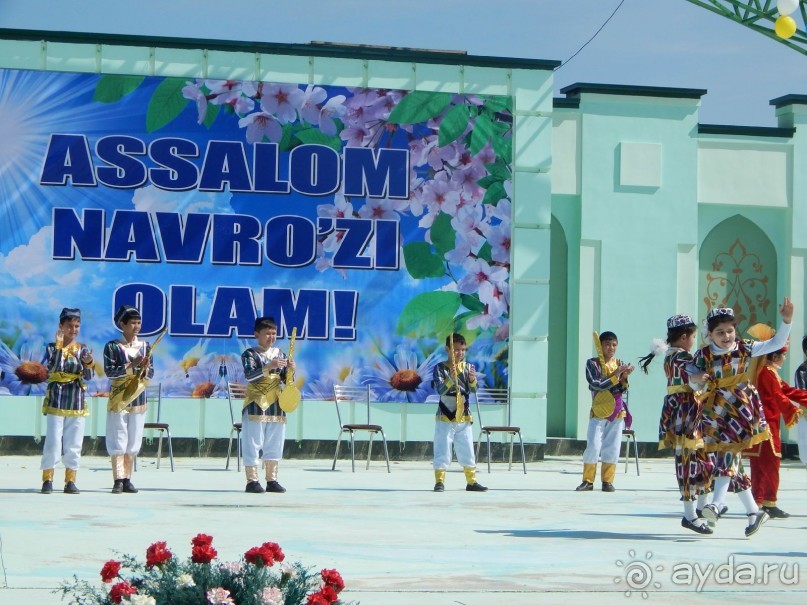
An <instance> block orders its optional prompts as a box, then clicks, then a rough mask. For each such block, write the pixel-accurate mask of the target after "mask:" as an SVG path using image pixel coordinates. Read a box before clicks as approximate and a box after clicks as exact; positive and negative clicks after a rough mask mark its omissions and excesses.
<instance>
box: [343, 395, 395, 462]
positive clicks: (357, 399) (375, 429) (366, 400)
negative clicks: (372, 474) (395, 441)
mask: <svg viewBox="0 0 807 605" xmlns="http://www.w3.org/2000/svg"><path fill="white" fill-rule="evenodd" d="M333 399H334V405H335V407H336V418H337V420H338V421H339V433H338V434H337V436H336V452H335V453H334V456H333V466H332V467H331V470H332V471H335V470H336V460H337V458H339V446H340V445H341V443H342V435H344V434H345V433H347V434H348V435H349V436H350V463H351V466H352V468H353V472H354V473H355V472H356V448H355V439H354V434H355V433H358V432H366V433H368V435H369V443H368V444H367V468H368V469H369V468H370V457H371V455H372V452H373V437H374V436H375V435H376V434H380V435H381V440H382V441H383V443H384V459H385V460H386V461H387V472H388V473H389V472H391V471H390V466H389V452H388V450H387V437H386V436H385V435H384V429H383V428H382V427H381V425H380V424H371V422H370V387H369V385H368V386H363V387H361V386H358V387H355V386H347V385H341V384H335V385H333ZM340 402H341V403H344V402H351V403H356V404H362V405H366V406H367V423H366V424H344V423H343V422H342V413H341V411H340V410H339V404H340Z"/></svg>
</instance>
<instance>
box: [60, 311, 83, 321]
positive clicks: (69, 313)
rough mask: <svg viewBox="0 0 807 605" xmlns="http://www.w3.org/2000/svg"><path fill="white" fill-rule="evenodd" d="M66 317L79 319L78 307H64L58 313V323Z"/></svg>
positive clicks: (66, 318)
mask: <svg viewBox="0 0 807 605" xmlns="http://www.w3.org/2000/svg"><path fill="white" fill-rule="evenodd" d="M68 319H81V311H80V310H79V309H68V308H67V307H65V308H64V309H62V312H61V313H59V323H62V322H64V321H66V320H68Z"/></svg>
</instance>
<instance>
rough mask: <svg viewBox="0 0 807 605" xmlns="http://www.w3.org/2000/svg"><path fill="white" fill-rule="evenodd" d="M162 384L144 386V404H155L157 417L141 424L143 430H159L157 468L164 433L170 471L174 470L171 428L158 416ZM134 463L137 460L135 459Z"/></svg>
mask: <svg viewBox="0 0 807 605" xmlns="http://www.w3.org/2000/svg"><path fill="white" fill-rule="evenodd" d="M162 399H163V398H162V384H161V383H159V382H158V383H157V384H150V385H148V386H147V387H146V404H147V405H148V406H149V407H152V406H155V405H156V406H157V419H156V421H155V422H146V423H145V424H144V425H143V429H144V430H152V431H158V432H159V439H158V441H157V468H160V459H161V458H162V453H163V433H165V436H166V439H167V440H168V459H169V460H170V461H171V472H172V473H173V472H174V448H173V447H172V446H171V429H170V428H169V426H168V423H167V422H161V420H160V417H161V414H162ZM135 463H137V460H136V459H135Z"/></svg>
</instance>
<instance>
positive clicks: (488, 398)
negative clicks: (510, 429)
mask: <svg viewBox="0 0 807 605" xmlns="http://www.w3.org/2000/svg"><path fill="white" fill-rule="evenodd" d="M473 397H474V399H475V401H476V417H477V419H478V420H479V425H480V426H485V423H484V422H482V409H481V408H482V406H485V405H499V406H501V405H503V406H505V412H506V414H507V425H508V426H509V425H510V390H509V389H489V388H480V389H477V391H476V393H475V394H474V396H473Z"/></svg>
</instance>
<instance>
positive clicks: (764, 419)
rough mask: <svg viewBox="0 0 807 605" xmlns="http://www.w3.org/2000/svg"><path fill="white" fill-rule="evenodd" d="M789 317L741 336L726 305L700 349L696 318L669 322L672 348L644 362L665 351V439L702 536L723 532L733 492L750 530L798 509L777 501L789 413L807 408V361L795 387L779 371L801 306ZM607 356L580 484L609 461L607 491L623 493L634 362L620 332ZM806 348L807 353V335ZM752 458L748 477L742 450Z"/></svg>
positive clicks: (595, 373) (596, 371) (595, 382)
mask: <svg viewBox="0 0 807 605" xmlns="http://www.w3.org/2000/svg"><path fill="white" fill-rule="evenodd" d="M779 312H780V315H781V318H782V323H781V325H780V326H779V329H778V330H776V331H775V332H774V331H773V330H772V329H770V328H768V327H767V326H762V325H759V324H758V325H757V326H754V327H753V328H752V330H751V332H752V336H754V337H755V338H757V340H744V339H740V338H738V335H737V333H736V328H737V322H736V319H735V317H734V311H733V310H732V309H730V308H724V307H717V308H714V309H712V310H711V311H709V313H708V315H707V317H706V337H707V338H706V339H707V341H708V344H706V345H705V346H704V347H702V348H701V349H699V350H697V351H696V352H695V354H694V355H692V354H691V353H690V351H691V350H692V348H693V346H694V345H695V342H696V339H697V332H698V328H697V326H696V324H695V322H694V321H693V320H692V318H691V317H689V316H687V315H674V316H673V317H670V318H669V319H668V320H667V338H666V343H664V346H662V347H654V351H653V352H651V353H650V354H649V355H647V356H645V357H643V358H642V359H641V360H640V365H641V366H642V369H643V370H644V371H645V372H647V367H648V366H649V364H650V363H651V362H652V360H653V358H654V357H655V356H656V355H661V354H663V355H664V373H665V374H666V377H667V395H666V396H665V398H664V403H663V407H662V411H661V419H660V423H659V440H660V446H662V447H668V448H672V449H673V450H674V454H675V475H676V479H677V481H678V487H679V490H680V492H681V501H682V502H683V503H684V515H683V518H682V519H681V526H682V527H684V528H686V529H689V530H692V531H694V532H697V533H699V534H711V533H713V531H714V530H713V529H712V528H713V527H715V526H716V524H717V521H718V520H719V519H720V517H721V516H722V515H723V514H725V512H726V511H727V510H728V507H727V506H726V503H725V501H726V496H727V494H728V492H729V490H731V491H732V492H734V493H735V494H737V496H738V498H739V500H740V502H741V504H742V505H743V508H744V509H745V512H746V516H747V524H746V527H745V535H746V536H752V535H754V534H755V533H756V532H757V531H759V529H760V527H761V526H762V524H763V523H765V522H766V521H767V520H768V519H770V518H787V517H789V515H788V514H787V513H786V512H784V511H783V510H781V509H780V508H779V507H778V506H777V503H776V499H777V492H778V488H779V467H780V460H781V455H782V454H781V452H782V444H781V437H780V427H779V424H780V420H784V421H785V424H786V425H787V426H788V427H790V426H793V425H794V424H795V423H796V422H797V421H798V419H799V417H800V416H801V413H802V410H801V408H800V407H798V406H796V405H794V404H793V403H792V402H796V403H798V404H801V405H804V406H807V390H803V389H805V388H807V362H805V363H803V364H802V365H801V366H800V368H799V370H798V371H797V373H796V377H797V386H798V387H800V388H793V387H790V386H789V385H788V384H787V383H786V382H785V381H783V380H782V378H781V377H780V376H779V374H778V371H779V370H780V369H781V367H782V364H783V362H784V359H785V355H786V353H787V350H788V348H787V343H788V336H789V335H790V324H791V320H792V318H793V304H792V303H791V302H790V300H788V299H787V298H785V299H784V302H783V303H782V304H781V305H780V307H779ZM598 340H599V344H600V348H599V349H598V353H599V355H598V357H597V358H593V359H590V360H588V362H587V364H586V378H587V380H588V383H589V389H590V391H591V393H592V408H591V414H590V421H589V430H588V442H587V447H586V451H585V452H584V454H583V463H584V466H583V482H582V483H581V484H580V485H579V486H578V487H577V488H576V489H577V490H578V491H590V490H592V489H593V487H594V486H593V483H594V478H595V474H596V468H597V461H598V459H601V460H602V471H601V476H602V489H603V491H606V492H613V491H614V486H613V478H614V473H615V468H616V462H617V460H618V458H619V449H620V445H621V441H622V430H623V426H624V425H625V424H627V426H630V413H629V412H628V410H627V405H626V402H625V401H624V394H625V392H626V391H627V388H628V381H627V377H628V375H629V374H630V373H631V372H632V371H633V369H634V368H633V366H632V365H630V364H625V363H623V362H622V361H620V360H618V359H617V358H616V355H615V354H616V348H617V344H618V343H617V338H616V335H614V334H613V333H611V332H604V333H603V334H601V335H600V336H599V337H598ZM802 344H803V348H804V349H805V354H807V337H805V339H804V342H803V343H802ZM743 454H745V455H746V456H748V457H749V458H750V460H751V477H750V478H749V477H748V475H746V473H745V471H744V469H743V465H742V461H741V456H742V455H743Z"/></svg>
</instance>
